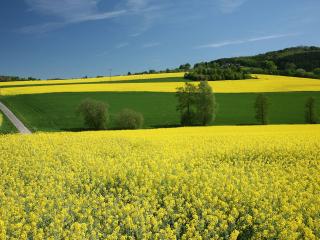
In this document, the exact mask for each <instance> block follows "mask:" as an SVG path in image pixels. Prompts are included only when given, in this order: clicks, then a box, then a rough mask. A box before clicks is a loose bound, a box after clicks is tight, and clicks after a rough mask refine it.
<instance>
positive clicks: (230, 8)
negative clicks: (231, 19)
mask: <svg viewBox="0 0 320 240" xmlns="http://www.w3.org/2000/svg"><path fill="white" fill-rule="evenodd" d="M247 1H248V0H217V4H218V6H219V8H220V10H221V12H223V13H232V12H234V11H235V10H237V9H238V8H239V7H241V6H242V5H243V4H244V3H245V2H247Z"/></svg>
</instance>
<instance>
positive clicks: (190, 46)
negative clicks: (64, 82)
mask: <svg viewBox="0 0 320 240" xmlns="http://www.w3.org/2000/svg"><path fill="white" fill-rule="evenodd" d="M319 12H320V1H319V0H303V1H301V0H268V1H263V0H174V1H172V0H10V1H1V3H0V75H18V76H25V77H27V76H34V77H37V78H55V77H61V78H62V77H65V78H67V77H81V76H85V75H87V76H97V75H108V74H109V69H112V74H122V73H127V72H128V71H131V72H136V71H143V70H147V69H157V70H159V69H166V68H173V67H177V66H179V65H180V64H183V63H186V62H190V63H195V62H198V61H206V60H213V59H217V58H221V57H230V56H240V55H252V54H256V53H262V52H266V51H269V50H278V49H282V48H285V47H291V46H297V45H316V46H319V45H320V28H319V26H320V17H319Z"/></svg>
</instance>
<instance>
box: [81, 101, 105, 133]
mask: <svg viewBox="0 0 320 240" xmlns="http://www.w3.org/2000/svg"><path fill="white" fill-rule="evenodd" d="M77 112H78V113H79V114H81V115H82V116H83V119H84V124H85V125H86V126H87V127H89V128H90V129H95V130H102V129H106V128H107V124H108V121H109V113H108V105H107V104H105V103H104V102H100V101H95V100H93V99H89V98H88V99H86V100H84V101H82V103H81V104H80V105H79V106H78V109H77Z"/></svg>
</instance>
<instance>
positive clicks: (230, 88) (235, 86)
mask: <svg viewBox="0 0 320 240" xmlns="http://www.w3.org/2000/svg"><path fill="white" fill-rule="evenodd" d="M257 77H258V79H250V80H229V81H214V82H210V85H211V86H212V87H213V89H214V91H215V92H216V93H241V92H248V93H250V92H295V91H320V80H317V79H308V78H295V77H285V76H269V75H257ZM82 81H85V82H86V81H87V80H82ZM183 84H184V83H183V82H150V83H148V82H146V83H129V82H128V83H117V84H115V83H90V84H69V85H52V86H50V85H49V86H42V85H39V86H24V87H17V86H16V87H7V88H2V91H1V94H2V95H18V94H35V93H57V92H111V91H112V92H131V91H139V92H142V91H143V92H175V91H176V88H177V87H181V86H183ZM195 84H196V82H195Z"/></svg>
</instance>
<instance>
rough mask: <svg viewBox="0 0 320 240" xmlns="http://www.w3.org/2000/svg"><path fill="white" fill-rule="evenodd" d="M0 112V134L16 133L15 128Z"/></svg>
mask: <svg viewBox="0 0 320 240" xmlns="http://www.w3.org/2000/svg"><path fill="white" fill-rule="evenodd" d="M0 114H1V115H2V124H0V134H5V133H16V132H17V130H16V128H15V127H14V126H13V125H12V124H11V122H10V121H9V120H8V119H7V117H6V116H4V114H3V113H2V112H0Z"/></svg>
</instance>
